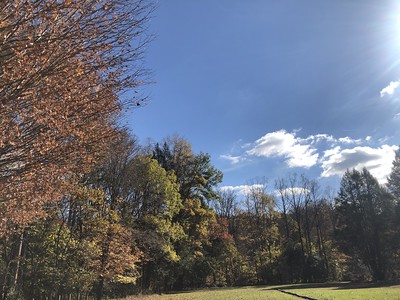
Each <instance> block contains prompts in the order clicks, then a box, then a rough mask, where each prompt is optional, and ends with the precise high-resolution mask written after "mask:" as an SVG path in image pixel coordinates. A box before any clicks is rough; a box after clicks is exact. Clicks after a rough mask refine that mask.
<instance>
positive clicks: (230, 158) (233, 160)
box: [219, 155, 244, 165]
mask: <svg viewBox="0 0 400 300" xmlns="http://www.w3.org/2000/svg"><path fill="white" fill-rule="evenodd" d="M219 157H220V158H222V159H224V160H228V161H230V162H231V164H232V165H236V164H238V163H240V162H241V161H243V160H244V158H243V157H242V156H232V155H220V156H219Z"/></svg>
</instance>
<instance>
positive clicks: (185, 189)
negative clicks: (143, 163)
mask: <svg viewBox="0 0 400 300" xmlns="http://www.w3.org/2000/svg"><path fill="white" fill-rule="evenodd" d="M153 157H154V159H156V160H157V161H158V162H159V164H160V165H161V166H162V167H163V168H164V169H166V170H167V171H171V170H172V171H174V173H175V175H176V177H177V182H178V183H179V186H180V194H181V197H182V199H183V200H186V199H194V198H196V199H201V200H202V201H203V202H204V203H205V204H207V205H208V202H209V201H210V200H212V199H213V198H215V197H217V193H216V192H215V190H214V188H215V186H216V185H217V184H219V183H220V182H221V181H222V176H223V175H222V172H221V171H219V170H217V169H216V168H215V167H214V166H213V165H212V164H211V158H210V155H209V154H206V153H200V154H195V153H193V151H192V145H191V144H190V143H189V142H188V141H187V140H185V139H184V138H182V137H179V136H173V137H169V138H167V139H166V140H165V142H164V143H163V145H162V146H160V144H158V143H157V144H155V146H154V149H153Z"/></svg>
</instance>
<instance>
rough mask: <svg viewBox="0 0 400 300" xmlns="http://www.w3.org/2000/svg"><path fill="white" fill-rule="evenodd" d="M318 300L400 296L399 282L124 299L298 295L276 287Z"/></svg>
mask: <svg viewBox="0 0 400 300" xmlns="http://www.w3.org/2000/svg"><path fill="white" fill-rule="evenodd" d="M278 288H279V289H281V290H284V291H287V292H290V293H295V294H297V295H301V296H307V297H311V298H314V299H318V300H333V299H334V300H336V299H338V300H345V299H346V300H352V299H360V300H361V299H362V300H375V299H377V300H400V285H391V286H377V285H371V284H364V285H361V284H351V283H331V284H297V285H284V286H272V287H271V286H269V287H267V286H264V287H259V286H258V287H240V288H220V289H217V288H215V289H203V290H197V291H190V292H182V293H174V294H164V295H150V296H138V297H130V298H127V299H126V300H259V299H260V300H264V299H266V300H275V299H276V300H279V299H283V300H285V299H292V300H294V299H300V298H298V297H295V296H292V295H289V294H285V293H282V292H280V291H278V290H277V289H278Z"/></svg>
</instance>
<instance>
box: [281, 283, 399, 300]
mask: <svg viewBox="0 0 400 300" xmlns="http://www.w3.org/2000/svg"><path fill="white" fill-rule="evenodd" d="M280 288H281V289H282V290H285V291H288V292H291V293H295V294H297V295H301V296H307V297H310V298H314V299H318V300H333V299H335V300H336V299H338V300H345V299H346V300H351V299H360V300H361V299H362V300H400V285H395V284H394V285H377V284H352V283H336V284H321V285H316V284H309V285H307V284H303V285H290V286H283V287H280Z"/></svg>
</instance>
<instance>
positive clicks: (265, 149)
mask: <svg viewBox="0 0 400 300" xmlns="http://www.w3.org/2000/svg"><path fill="white" fill-rule="evenodd" d="M297 134H299V133H298V132H295V131H293V132H287V131H286V130H283V129H282V130H278V131H274V132H269V133H267V134H265V135H264V136H262V137H261V138H259V139H258V140H256V141H255V142H253V143H250V144H246V149H248V150H247V151H246V149H244V148H243V147H242V151H243V153H242V154H239V155H238V156H232V155H221V156H220V157H221V158H222V159H226V160H228V161H230V162H231V164H232V165H238V164H239V163H241V162H243V161H251V159H250V158H251V157H252V156H257V157H265V158H281V159H282V158H283V159H284V161H285V163H286V165H287V166H288V167H289V168H294V167H300V168H306V169H308V168H310V167H312V166H319V167H320V168H321V176H322V177H331V176H342V175H343V174H344V172H345V171H346V170H347V169H353V168H355V169H358V170H360V169H362V168H363V167H366V168H367V169H368V170H369V171H370V172H371V173H372V174H373V175H374V176H375V177H376V178H377V179H378V180H379V182H381V183H384V182H386V177H387V176H388V174H389V173H390V171H391V167H392V161H393V159H394V156H395V150H397V149H398V147H397V146H394V145H388V144H387V142H388V140H387V139H380V140H378V142H379V144H381V145H383V146H380V147H371V145H372V142H373V139H372V137H371V136H366V137H365V138H359V139H354V138H351V137H348V136H345V137H339V138H336V137H333V136H332V135H328V134H323V133H320V134H315V135H309V136H307V137H305V138H301V137H299V136H297ZM352 146H353V148H352ZM246 187H248V186H239V187H235V189H236V190H240V191H243V190H245V189H246ZM232 188H233V187H232Z"/></svg>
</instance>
